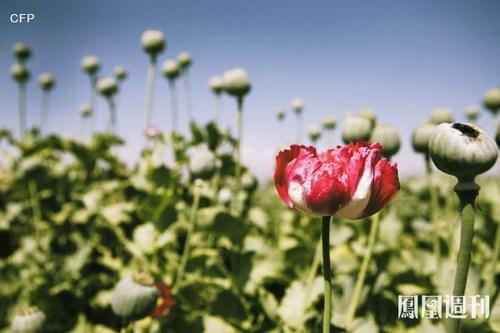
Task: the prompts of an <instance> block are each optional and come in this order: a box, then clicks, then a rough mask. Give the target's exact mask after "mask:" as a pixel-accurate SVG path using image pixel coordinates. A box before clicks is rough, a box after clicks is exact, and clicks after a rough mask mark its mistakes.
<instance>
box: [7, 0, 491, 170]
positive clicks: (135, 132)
mask: <svg viewBox="0 0 500 333" xmlns="http://www.w3.org/2000/svg"><path fill="white" fill-rule="evenodd" d="M16 12H30V13H34V14H35V22H34V23H30V24H12V23H10V21H9V16H10V14H11V13H16ZM0 13H1V16H0V36H1V38H0V69H1V71H0V73H2V74H1V75H0V107H1V111H0V125H2V126H5V127H10V128H16V127H17V98H16V93H17V90H16V85H15V84H14V83H13V82H12V80H11V79H10V77H9V68H10V66H11V65H12V64H13V63H14V59H13V57H12V54H11V47H12V45H13V43H14V42H16V41H24V42H27V43H28V44H30V45H31V46H32V48H33V50H34V56H33V58H32V59H31V60H30V61H29V64H28V65H29V68H30V69H31V71H32V73H33V77H34V78H36V76H37V75H38V74H39V73H41V72H44V71H50V72H52V73H53V74H54V75H55V77H56V79H57V86H56V88H55V90H54V91H53V94H52V100H51V103H52V104H51V115H50V118H51V119H50V130H51V131H57V132H60V133H63V134H67V135H78V133H79V128H80V118H79V115H78V112H77V110H78V105H79V104H81V103H83V102H86V101H87V100H88V94H89V92H88V79H87V77H85V75H84V74H83V73H82V71H81V68H80V65H79V64H80V59H81V57H82V56H84V55H87V54H95V55H97V56H98V57H99V58H100V59H101V62H102V70H101V74H102V75H109V74H111V73H112V70H113V67H114V66H115V65H118V64H121V65H123V66H125V67H126V68H127V69H128V70H129V73H130V76H129V79H128V80H127V81H125V83H124V85H123V86H122V89H121V92H120V95H119V100H118V114H119V115H118V118H119V120H118V121H119V128H120V134H121V135H122V136H124V138H125V139H126V141H127V147H126V148H125V149H122V150H121V153H122V154H123V155H124V158H125V159H127V160H129V161H132V160H133V159H134V158H135V157H136V156H137V154H138V151H139V149H140V147H141V145H142V144H143V138H142V134H141V133H142V129H143V128H142V124H143V117H144V114H143V113H144V103H145V94H146V91H145V83H146V70H147V56H146V55H145V54H144V52H143V51H142V50H141V48H140V36H141V34H142V32H143V31H144V30H146V29H150V28H154V29H160V30H162V31H164V33H165V34H166V37H167V41H168V46H167V50H166V52H164V53H163V54H162V55H161V57H160V59H159V61H160V63H162V62H163V61H164V60H165V59H167V58H170V57H175V56H176V55H177V54H178V53H179V52H181V51H184V50H188V51H190V52H191V53H192V54H193V56H194V64H193V66H192V68H191V85H192V88H193V97H194V103H193V104H194V113H195V115H196V119H197V120H199V121H202V122H205V121H207V120H209V119H211V118H213V115H214V110H213V104H214V100H213V96H212V94H211V93H210V91H209V90H208V88H207V81H208V79H209V77H210V76H212V75H214V74H218V73H221V72H222V71H224V70H225V69H227V68H230V67H234V66H242V67H244V68H245V69H246V70H247V71H248V73H249V75H250V78H251V80H252V83H253V89H252V92H251V94H250V95H249V96H248V98H247V101H246V110H245V114H244V121H245V125H244V153H243V159H244V160H246V161H247V162H248V164H249V165H250V166H251V167H252V168H253V169H254V170H255V172H256V173H258V174H259V175H260V176H262V177H266V176H270V175H271V173H272V168H273V164H274V159H273V157H274V156H273V154H274V153H275V148H276V146H277V145H278V144H279V135H278V132H277V131H278V124H277V122H276V120H275V117H274V110H275V108H276V107H277V106H280V105H281V106H284V107H288V105H289V101H290V99H291V98H292V97H295V96H299V97H302V98H303V99H304V102H305V105H306V108H305V111H304V123H305V124H306V125H312V124H315V123H318V122H320V121H321V120H322V119H323V118H325V117H327V116H333V117H335V118H337V120H338V121H341V120H342V118H343V116H344V114H345V112H347V111H357V110H358V109H359V108H361V107H364V106H371V107H372V108H374V109H375V111H376V112H377V114H378V116H379V119H380V121H381V122H387V123H392V124H394V125H395V126H396V127H397V128H398V129H399V131H400V133H401V136H402V149H401V151H400V153H399V154H398V155H397V156H396V158H395V160H396V161H397V162H398V164H399V166H400V171H401V173H402V174H403V175H408V174H414V173H420V172H421V170H422V163H421V157H420V156H417V155H415V154H414V153H413V152H412V150H411V145H410V133H411V130H412V129H413V128H414V127H415V126H416V125H417V124H419V123H421V122H422V121H423V120H424V119H425V118H426V116H427V115H428V114H429V113H430V111H431V109H432V108H433V107H435V106H438V105H446V106H448V107H449V108H450V109H451V110H452V111H453V112H454V114H455V117H456V118H457V119H459V120H463V119H464V116H463V110H464V108H465V107H466V106H468V105H471V104H472V105H474V104H477V105H479V104H480V102H481V98H482V96H483V93H484V91H485V90H486V89H487V88H489V87H492V86H495V85H499V84H500V65H499V64H498V59H500V39H499V38H500V37H499V36H500V21H499V20H498V13H500V2H499V1H494V0H490V1H488V0H484V1H427V0H426V1H385V0H384V1H265V0H254V1H234V0H233V1H229V0H228V1H189V0H185V1H127V2H125V1H81V2H78V3H77V2H74V1H64V0H61V1H59V0H57V1H42V0H38V1H31V0H26V1H17V0H3V1H2V2H1V3H0ZM180 83H182V82H180ZM182 88H183V87H182V84H180V85H179V93H180V96H179V102H180V105H179V107H180V112H181V113H182V112H184V110H185V105H184V103H183V102H184V95H183V90H182ZM155 93H156V99H155V109H154V112H153V120H154V123H155V124H156V125H158V126H160V127H162V128H164V129H167V128H168V127H169V120H170V116H169V113H168V107H169V95H168V86H167V84H166V81H165V79H164V78H163V77H161V76H158V77H157V81H156V92H155ZM39 105H40V91H39V88H38V87H37V85H36V80H34V79H32V80H31V82H30V84H29V88H28V114H29V116H28V117H29V122H30V123H31V124H33V123H36V122H37V121H38V118H39V108H40V107H39ZM223 107H224V109H223V111H224V118H223V122H224V123H226V124H232V123H233V121H234V116H235V111H234V107H235V103H234V101H233V100H231V99H229V98H224V101H223ZM105 108H106V105H105V104H104V101H103V100H102V99H101V100H100V101H99V106H98V112H99V115H100V119H101V120H100V122H101V123H104V122H105V110H106V109H105ZM289 116H291V115H289ZM181 122H182V123H184V126H186V125H185V124H186V119H185V117H183V116H181ZM286 124H287V134H288V135H289V137H290V139H291V138H292V133H294V129H295V123H294V122H293V118H292V117H289V118H288V120H287V122H286ZM479 124H480V125H481V126H482V127H483V128H485V129H486V130H487V131H488V132H489V133H491V134H493V133H494V126H493V121H492V117H491V116H490V115H489V114H486V113H484V114H482V115H481V118H480V120H479ZM339 132H340V131H339V130H337V131H336V134H337V143H338V142H339V140H338V134H339ZM320 146H325V143H322V144H320ZM497 170H498V163H497Z"/></svg>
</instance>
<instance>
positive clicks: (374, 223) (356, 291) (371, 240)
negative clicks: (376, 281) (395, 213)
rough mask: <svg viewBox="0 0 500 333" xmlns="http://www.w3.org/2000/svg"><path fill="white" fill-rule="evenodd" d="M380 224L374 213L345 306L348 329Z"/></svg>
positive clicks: (354, 312)
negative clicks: (356, 274)
mask: <svg viewBox="0 0 500 333" xmlns="http://www.w3.org/2000/svg"><path fill="white" fill-rule="evenodd" d="M379 225H380V213H378V214H375V215H374V216H373V217H372V221H371V226H370V235H369V236H368V245H367V248H366V252H365V255H364V256H363V261H362V263H361V267H360V269H359V272H358V276H357V278H356V284H355V286H354V291H353V294H352V296H351V302H350V304H349V307H348V308H347V317H346V324H345V328H346V330H347V331H349V330H350V329H351V328H352V322H353V320H354V315H355V314H356V308H357V306H358V302H359V299H360V298H361V292H362V291H363V286H364V283H365V278H366V274H367V272H368V268H369V267H370V261H371V259H372V257H373V250H374V248H375V243H376V242H377V235H378V229H379Z"/></svg>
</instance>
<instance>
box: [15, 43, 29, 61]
mask: <svg viewBox="0 0 500 333" xmlns="http://www.w3.org/2000/svg"><path fill="white" fill-rule="evenodd" d="M12 52H13V53H14V56H15V57H16V59H17V61H19V62H21V63H24V62H25V61H26V60H28V59H29V57H31V49H30V47H29V46H28V44H26V43H15V44H14V47H13V48H12Z"/></svg>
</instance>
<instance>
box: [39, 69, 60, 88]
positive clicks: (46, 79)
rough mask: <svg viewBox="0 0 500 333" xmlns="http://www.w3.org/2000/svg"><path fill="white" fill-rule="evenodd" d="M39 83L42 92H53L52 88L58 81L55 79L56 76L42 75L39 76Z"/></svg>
mask: <svg viewBox="0 0 500 333" xmlns="http://www.w3.org/2000/svg"><path fill="white" fill-rule="evenodd" d="M38 83H39V84H40V87H41V88H42V90H44V91H49V90H52V88H53V87H54V85H55V84H56V80H55V79H54V76H52V74H50V73H42V74H40V75H39V76H38Z"/></svg>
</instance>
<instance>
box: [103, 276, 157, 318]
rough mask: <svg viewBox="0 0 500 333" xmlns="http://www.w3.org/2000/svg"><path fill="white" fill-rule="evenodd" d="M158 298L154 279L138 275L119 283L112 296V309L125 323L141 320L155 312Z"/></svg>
mask: <svg viewBox="0 0 500 333" xmlns="http://www.w3.org/2000/svg"><path fill="white" fill-rule="evenodd" d="M158 297H159V292H158V289H157V288H156V286H155V283H154V280H153V278H152V277H151V276H149V275H147V274H143V273H136V274H134V275H133V276H127V277H125V278H123V279H121V280H120V282H118V284H117V285H116V287H115V289H114V291H113V294H112V296H111V309H112V310H113V312H114V313H115V314H116V315H118V316H120V317H121V318H123V319H124V320H125V321H135V320H139V319H142V318H144V317H146V316H148V315H150V314H151V313H152V312H153V310H154V309H155V306H156V303H157V301H158Z"/></svg>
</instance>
